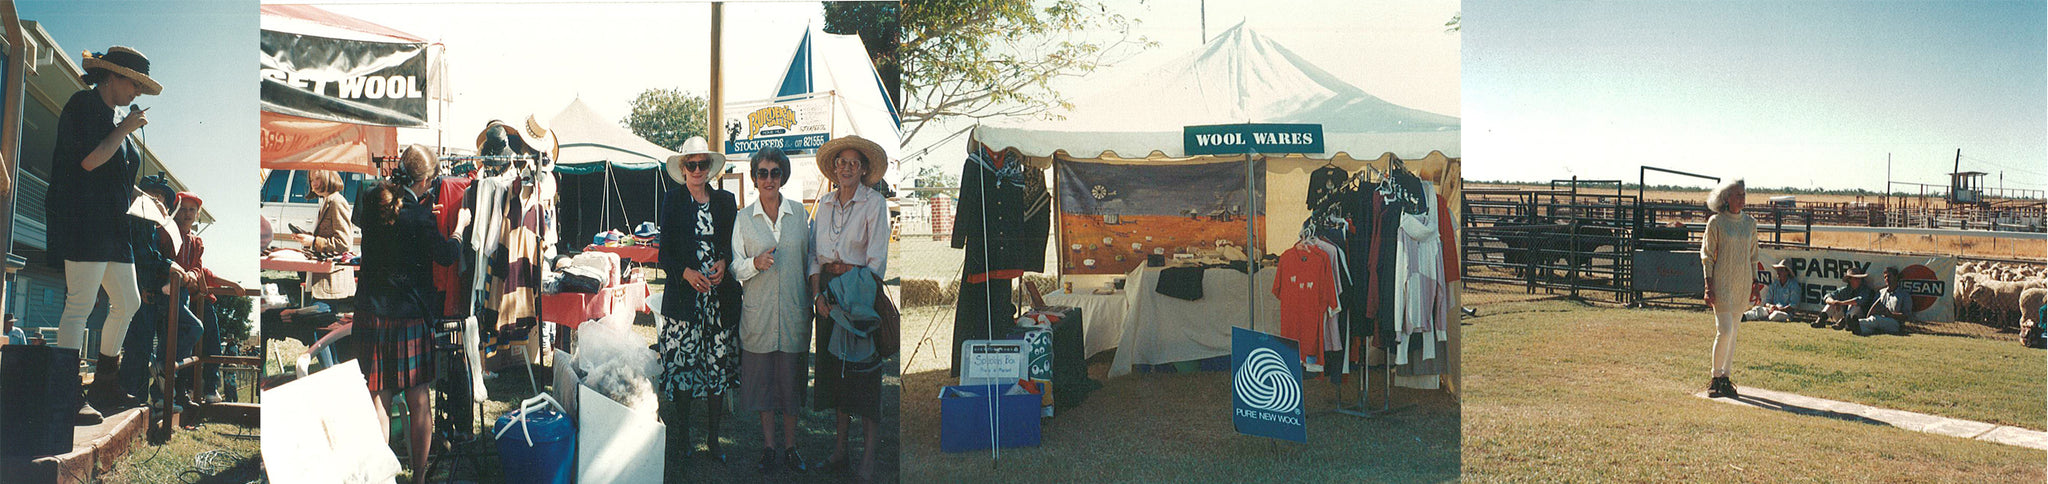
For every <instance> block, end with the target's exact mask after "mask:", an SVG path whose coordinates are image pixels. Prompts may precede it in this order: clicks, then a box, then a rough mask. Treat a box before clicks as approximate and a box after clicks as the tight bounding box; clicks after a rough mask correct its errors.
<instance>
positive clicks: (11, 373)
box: [0, 345, 79, 459]
mask: <svg viewBox="0 0 2048 484" xmlns="http://www.w3.org/2000/svg"><path fill="white" fill-rule="evenodd" d="M78 380H79V378H78V350H75V349H70V348H58V347H55V346H40V345H35V346H31V345H10V346H0V435H5V436H7V437H6V438H0V459H17V458H31V457H38V456H47V455H57V454H63V453H66V452H71V437H72V430H73V427H72V426H71V424H72V418H73V417H75V416H76V415H77V412H78Z"/></svg>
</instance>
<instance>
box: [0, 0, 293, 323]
mask: <svg viewBox="0 0 2048 484" xmlns="http://www.w3.org/2000/svg"><path fill="white" fill-rule="evenodd" d="M15 10H16V12H17V13H18V14H20V16H21V18H22V19H23V20H35V21H39V22H41V23H42V25H43V30H45V31H47V32H49V33H50V36H51V37H53V38H55V39H56V41H57V43H58V45H59V46H60V47H61V48H62V49H63V50H61V51H59V52H57V54H58V55H64V56H69V57H70V58H71V61H72V62H74V63H77V62H81V61H80V59H79V54H80V52H82V51H85V50H93V51H104V50H106V48H107V47H108V46H111V45H126V46H130V47H134V48H135V49H136V50H139V51H141V52H142V53H143V54H144V55H147V56H149V60H150V77H152V78H155V79H156V80H157V81H158V82H160V83H162V84H163V85H164V92H163V95H160V96H143V97H141V98H139V99H137V100H136V103H137V104H141V105H143V106H146V107H148V108H149V126H148V127H145V128H143V136H144V137H145V139H146V142H147V143H148V144H149V146H150V149H151V150H153V151H155V152H156V155H157V157H158V158H159V159H161V160H163V162H164V164H165V165H166V166H169V167H170V169H171V172H172V173H173V174H174V175H176V176H177V177H178V179H179V180H181V181H183V182H185V184H186V186H187V187H188V188H190V189H191V190H192V191H194V192H196V193H198V194H199V196H200V198H202V199H204V200H206V207H207V210H208V211H209V212H211V213H212V214H213V217H214V219H215V220H216V223H215V224H213V225H212V226H210V227H207V228H206V231H205V232H202V233H201V236H202V237H204V238H206V241H207V244H206V245H207V249H208V250H207V253H206V266H207V267H209V268H211V269H213V270H214V271H215V272H218V273H220V275H221V276H222V277H225V278H228V279H232V280H235V281H237V282H240V283H242V284H244V285H245V286H246V285H248V284H252V283H255V282H256V278H257V276H256V274H257V272H256V245H255V238H256V213H257V210H256V195H257V181H258V180H257V177H258V171H257V167H256V160H257V156H258V154H257V149H258V146H257V143H256V134H257V127H256V117H257V115H256V113H257V110H258V107H257V92H256V88H257V83H256V69H257V55H256V54H257V52H256V50H257V47H256V2H254V1H241V0H237V1H220V0H208V1H203V2H192V1H186V2H136V1H100V0H94V1H78V0H71V1H44V0H35V1H22V2H17V3H16V5H15ZM66 95H68V93H67V94H66Z"/></svg>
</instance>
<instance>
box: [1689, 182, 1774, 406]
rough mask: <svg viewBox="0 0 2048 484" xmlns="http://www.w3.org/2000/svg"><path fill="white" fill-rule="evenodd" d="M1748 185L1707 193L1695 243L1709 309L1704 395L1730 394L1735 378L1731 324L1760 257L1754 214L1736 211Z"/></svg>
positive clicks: (1746, 300) (1744, 306)
mask: <svg viewBox="0 0 2048 484" xmlns="http://www.w3.org/2000/svg"><path fill="white" fill-rule="evenodd" d="M1748 195H1749V194H1748V190H1747V189H1746V188H1744V186H1743V183H1742V180H1735V181H1732V182H1729V183H1726V184H1723V185H1721V186H1720V187H1717V188H1715V189H1714V191H1712V192H1709V193H1707V208H1709V209H1711V210H1713V211H1714V215H1713V216H1712V217H1709V218H1708V219H1707V232H1706V235H1705V240H1704V241H1703V242H1702V243H1701V244H1700V267H1701V269H1703V270H1704V272H1705V274H1706V298H1707V306H1708V307H1710V308H1712V309H1713V310H1714V325H1715V331H1714V366H1713V377H1714V378H1713V381H1712V383H1711V384H1709V385H1708V387H1707V395H1708V396H1709V397H1731V398H1732V397H1735V396H1736V393H1735V383H1733V382H1731V381H1729V380H1728V367H1729V366H1730V365H1731V364H1732V362H1733V360H1734V352H1735V325H1736V323H1737V322H1739V321H1741V320H1742V312H1743V311H1745V310H1748V309H1749V307H1750V306H1751V304H1750V295H1751V293H1752V292H1753V289H1754V285H1755V282H1754V280H1755V277H1756V276H1755V273H1756V267H1755V263H1756V262H1757V261H1759V260H1760V259H1761V257H1759V256H1758V253H1757V248H1756V219H1755V218H1752V217H1750V216H1749V214H1746V213H1742V207H1743V205H1744V203H1745V202H1746V201H1747V197H1748Z"/></svg>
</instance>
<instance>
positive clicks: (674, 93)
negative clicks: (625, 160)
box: [619, 89, 709, 149]
mask: <svg viewBox="0 0 2048 484" xmlns="http://www.w3.org/2000/svg"><path fill="white" fill-rule="evenodd" d="M707 105H708V103H707V102H706V101H705V100H704V97H703V96H699V95H696V94H691V93H688V92H684V91H683V90H682V89H648V90H645V91H640V95H639V96H634V97H633V112H632V113H630V114H627V115H626V119H621V120H619V125H621V126H625V127H626V129H629V130H632V131H633V134H634V135H637V136H639V137H640V138H642V139H645V140H647V141H649V142H652V143H654V144H657V145H661V147H663V148H668V149H675V148H676V147H677V146H682V144H683V141H684V140H688V139H690V137H691V136H703V135H704V128H705V124H706V123H708V122H709V121H707V120H706V116H707V115H706V114H705V113H706V106H707Z"/></svg>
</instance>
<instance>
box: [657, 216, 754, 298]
mask: <svg viewBox="0 0 2048 484" xmlns="http://www.w3.org/2000/svg"><path fill="white" fill-rule="evenodd" d="M737 202H738V198H736V197H734V196H733V194H732V192H728V191H725V190H719V189H717V188H712V189H711V225H712V230H711V233H708V234H707V233H701V232H700V231H698V230H697V222H696V220H697V218H696V215H694V214H695V213H696V211H697V200H696V199H694V198H690V189H689V188H688V187H682V186H678V187H676V188H674V189H671V190H669V191H668V193H665V194H662V200H661V214H660V221H658V222H657V223H658V224H660V225H661V252H660V256H661V270H662V272H664V273H667V274H668V276H667V277H668V283H667V284H668V287H667V289H666V290H664V291H662V296H661V315H662V316H667V317H670V318H685V317H688V316H689V315H691V314H694V313H695V312H696V309H697V302H696V301H697V300H696V298H694V297H684V296H685V295H693V294H695V293H696V292H697V290H696V289H693V288H691V287H690V283H689V282H688V281H685V280H683V270H684V269H697V268H699V267H703V265H704V258H703V257H702V255H703V254H698V253H697V242H698V241H701V240H705V239H710V241H711V252H712V254H711V260H723V261H727V263H728V264H730V261H732V224H733V219H734V218H735V217H737V216H738V214H739V205H738V203H737ZM714 290H715V291H717V292H719V293H720V295H721V296H722V297H721V298H720V300H721V301H722V302H721V303H720V305H721V306H731V307H725V308H721V309H731V310H737V309H739V308H738V307H737V305H738V304H739V302H738V301H739V298H738V296H739V294H740V281H739V278H738V277H733V275H732V269H731V268H730V267H728V268H726V274H725V282H724V283H723V284H719V286H718V288H716V289H714ZM727 312H731V311H727ZM734 314H737V313H734ZM721 319H723V318H721Z"/></svg>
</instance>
